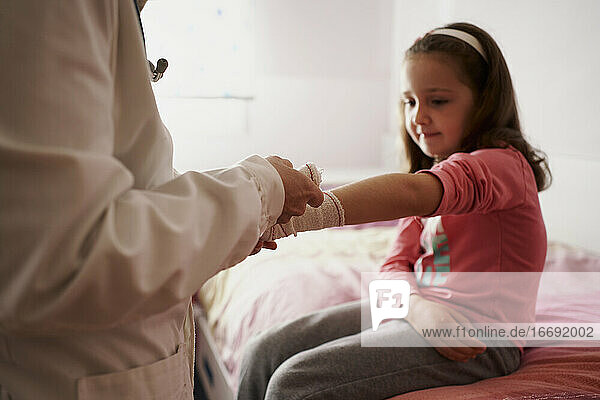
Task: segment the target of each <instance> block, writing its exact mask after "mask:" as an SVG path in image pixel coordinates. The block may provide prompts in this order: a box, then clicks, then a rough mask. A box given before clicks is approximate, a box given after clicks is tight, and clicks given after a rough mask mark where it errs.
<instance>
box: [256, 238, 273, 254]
mask: <svg viewBox="0 0 600 400" xmlns="http://www.w3.org/2000/svg"><path fill="white" fill-rule="evenodd" d="M276 248H277V243H275V242H265V241H263V240H259V241H258V243H256V246H254V250H252V253H250V255H251V256H253V255H255V254H256V253H258V252H259V251H261V250H262V249H269V250H275V249H276Z"/></svg>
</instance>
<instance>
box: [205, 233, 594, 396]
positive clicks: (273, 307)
mask: <svg viewBox="0 0 600 400" xmlns="http://www.w3.org/2000/svg"><path fill="white" fill-rule="evenodd" d="M394 235H395V227H394V224H393V223H384V224H366V225H361V226H359V227H357V228H352V229H348V228H338V229H330V230H325V231H320V232H307V233H303V234H300V235H299V237H298V238H286V239H283V240H281V241H279V242H278V244H279V248H278V249H277V250H276V251H274V252H271V251H267V250H263V251H262V252H261V253H259V254H258V255H256V256H253V257H249V258H248V259H247V260H245V261H244V262H243V263H241V264H239V265H238V266H236V267H234V268H231V269H229V270H226V271H223V272H221V273H219V274H218V275H217V276H215V277H214V278H212V279H211V280H210V281H209V282H207V283H206V285H204V287H203V288H202V289H201V290H200V291H199V292H198V294H197V295H196V296H195V319H196V329H197V348H196V367H197V373H198V376H199V378H200V382H201V384H202V386H203V389H204V391H205V393H206V397H207V398H208V399H209V400H229V399H233V398H234V390H235V389H234V388H235V387H236V386H237V376H238V367H239V365H240V362H241V357H242V354H243V350H244V345H245V343H246V342H247V341H248V339H249V338H250V337H252V336H253V335H255V334H256V333H258V332H260V331H262V330H264V329H266V328H269V327H271V326H273V325H275V324H279V323H283V322H285V321H289V320H292V319H295V318H297V317H299V316H301V315H303V314H305V313H308V312H311V311H315V310H318V309H321V308H325V307H328V306H331V305H335V304H339V303H343V302H347V301H351V300H355V299H358V298H360V294H361V289H362V290H364V288H361V272H369V271H376V270H377V269H378V268H379V265H380V263H381V261H382V260H383V258H384V257H385V255H386V253H387V250H388V246H389V244H390V241H391V240H392V239H393V238H394ZM545 271H549V272H567V271H568V272H569V275H568V276H569V279H570V281H569V282H562V284H561V285H559V286H557V285H556V282H554V283H548V282H545V281H544V278H542V281H541V282H540V290H539V294H538V302H537V306H536V319H537V321H538V322H546V321H547V322H586V323H600V285H598V276H600V273H599V272H600V255H597V254H594V253H592V252H589V251H586V250H583V249H579V248H574V247H570V246H567V245H564V244H561V243H550V244H549V246H548V255H547V259H546V265H545ZM571 272H577V273H573V274H571ZM580 272H581V274H580ZM590 276H593V277H594V279H591V280H590ZM362 285H363V286H364V283H362ZM565 288H570V289H571V290H565ZM299 300H300V301H299ZM596 346H597V345H596ZM392 399H393V400H416V399H444V400H446V399H506V400H508V399H521V400H525V399H528V400H530V399H531V400H538V399H600V347H594V346H589V347H526V348H525V353H524V355H523V358H522V362H521V365H520V367H519V369H518V370H517V371H515V372H514V373H512V374H510V375H508V376H505V377H499V378H493V379H486V380H483V381H480V382H477V383H474V384H470V385H462V386H458V385H457V386H445V387H440V388H435V389H427V390H420V391H416V392H412V393H407V394H403V395H398V396H395V397H393V398H392ZM392 399H390V400H392Z"/></svg>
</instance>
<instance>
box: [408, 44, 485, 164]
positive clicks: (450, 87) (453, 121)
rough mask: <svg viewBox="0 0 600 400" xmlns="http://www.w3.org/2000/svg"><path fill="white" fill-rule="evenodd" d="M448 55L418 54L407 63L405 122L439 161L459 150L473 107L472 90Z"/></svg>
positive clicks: (410, 130)
mask: <svg viewBox="0 0 600 400" xmlns="http://www.w3.org/2000/svg"><path fill="white" fill-rule="evenodd" d="M456 70H457V67H455V65H454V64H453V61H452V60H451V59H449V58H447V57H444V56H441V55H436V54H419V55H416V56H412V57H410V58H409V59H408V60H406V61H405V62H404V65H403V68H402V73H401V81H402V101H403V102H404V123H405V126H406V130H407V131H408V133H409V134H410V137H411V138H412V140H414V142H415V143H416V144H417V145H418V146H419V147H420V148H421V150H422V151H423V153H425V154H426V155H427V156H429V157H432V158H434V159H435V160H436V161H439V160H443V159H445V158H446V157H448V156H450V155H451V154H452V153H455V152H456V151H458V149H459V146H460V143H461V141H462V139H463V138H464V136H465V134H466V132H465V129H466V127H467V124H468V122H469V119H470V117H471V114H472V112H473V108H474V96H473V92H472V90H471V89H470V88H469V87H468V86H467V85H465V84H464V83H462V82H461V81H460V80H459V79H458V74H457V72H456Z"/></svg>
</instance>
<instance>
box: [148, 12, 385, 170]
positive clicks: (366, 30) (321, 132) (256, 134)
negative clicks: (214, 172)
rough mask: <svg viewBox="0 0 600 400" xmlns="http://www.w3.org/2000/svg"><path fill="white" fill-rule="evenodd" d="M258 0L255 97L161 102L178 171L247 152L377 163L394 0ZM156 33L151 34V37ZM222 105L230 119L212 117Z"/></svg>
mask: <svg viewBox="0 0 600 400" xmlns="http://www.w3.org/2000/svg"><path fill="white" fill-rule="evenodd" d="M255 4H256V9H255V31H256V34H255V41H254V42H255V47H256V54H255V60H256V65H255V90H254V98H253V99H252V100H250V101H238V100H223V101H221V105H219V104H218V103H219V102H218V101H217V102H216V103H217V104H215V101H206V100H200V99H175V98H158V104H159V109H160V111H161V115H162V116H163V119H164V120H165V123H166V125H167V127H168V128H169V129H170V131H171V133H172V136H173V138H174V147H175V149H174V150H175V154H174V162H175V166H176V168H178V169H179V170H191V169H206V168H212V167H219V166H224V165H228V164H230V163H232V162H235V161H237V160H239V159H240V158H242V157H245V156H247V155H248V154H251V153H258V154H263V155H264V154H280V155H282V156H285V157H288V158H290V159H291V160H292V161H293V162H294V163H295V164H301V163H304V162H307V161H314V162H316V163H318V164H319V165H320V166H322V167H324V168H326V169H330V170H335V169H338V170H340V169H347V168H349V167H356V168H377V167H379V166H380V164H381V153H382V148H383V147H384V146H385V144H384V143H383V141H384V138H385V137H389V132H390V131H391V130H392V129H393V128H391V127H390V124H391V120H390V108H389V107H390V101H389V99H390V96H391V85H390V79H391V65H392V63H391V54H392V43H391V41H392V38H393V35H392V20H393V1H392V0H368V1H356V0H353V1H347V0H326V1H323V0H302V1H298V0H256V1H255ZM146 7H148V8H150V7H152V1H149V2H148V4H147V6H146ZM143 17H144V14H143V13H142V18H143ZM161 29H169V27H168V26H162V27H161ZM152 34H153V32H147V34H146V36H147V39H148V40H147V41H148V42H151V40H152V38H151V36H152ZM172 45H173V46H177V43H176V42H175V41H174V43H173V44H172ZM190 51H193V50H192V49H190ZM161 56H163V55H161V54H155V55H150V54H149V57H151V59H153V60H155V59H157V58H158V57H161ZM168 74H169V71H168V70H167V74H165V78H163V79H165V80H166V79H169V76H168ZM192 78H193V77H192ZM160 84H161V82H158V84H157V87H158V85H160ZM208 102H210V103H211V104H213V105H207V103H208ZM223 107H225V108H226V110H227V111H226V115H224V116H221V117H219V118H218V120H217V121H215V119H214V115H215V114H217V112H222V110H223ZM217 109H219V110H217ZM211 110H214V113H213V112H211Z"/></svg>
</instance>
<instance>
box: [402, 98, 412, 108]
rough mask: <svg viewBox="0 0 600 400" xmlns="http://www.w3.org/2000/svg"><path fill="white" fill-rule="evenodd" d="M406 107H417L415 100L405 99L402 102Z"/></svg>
mask: <svg viewBox="0 0 600 400" xmlns="http://www.w3.org/2000/svg"><path fill="white" fill-rule="evenodd" d="M402 101H403V102H404V104H405V105H407V106H410V107H413V106H414V105H415V101H414V100H413V99H404V100H402Z"/></svg>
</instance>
